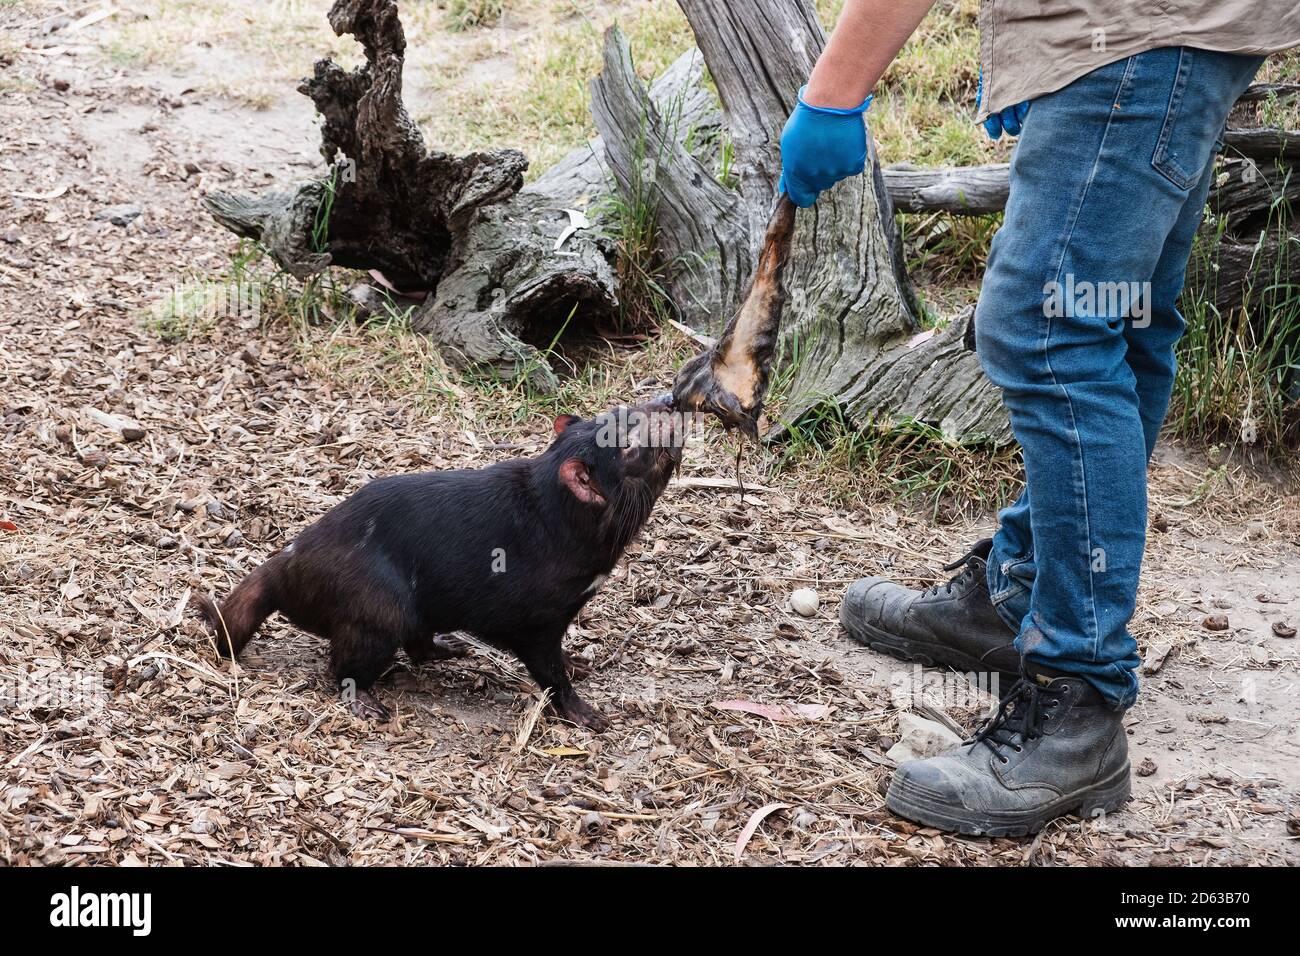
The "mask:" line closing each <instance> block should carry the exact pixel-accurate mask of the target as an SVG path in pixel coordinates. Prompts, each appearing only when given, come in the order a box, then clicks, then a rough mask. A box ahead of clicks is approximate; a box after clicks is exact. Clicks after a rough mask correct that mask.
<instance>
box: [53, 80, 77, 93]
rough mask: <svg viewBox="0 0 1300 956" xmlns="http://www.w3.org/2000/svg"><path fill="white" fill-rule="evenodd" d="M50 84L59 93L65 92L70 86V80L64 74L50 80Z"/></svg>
mask: <svg viewBox="0 0 1300 956" xmlns="http://www.w3.org/2000/svg"><path fill="white" fill-rule="evenodd" d="M50 86H52V87H54V89H55V90H57V91H58V92H60V93H66V92H68V90H69V89H70V88H71V86H72V81H71V80H69V79H68V78H67V77H66V76H56V77H54V79H52V80H51V81H50Z"/></svg>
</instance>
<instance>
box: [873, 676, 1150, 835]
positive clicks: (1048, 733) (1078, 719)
mask: <svg viewBox="0 0 1300 956" xmlns="http://www.w3.org/2000/svg"><path fill="white" fill-rule="evenodd" d="M1029 667H1030V668H1031V670H1033V671H1034V672H1032V673H1030V672H1026V673H1025V674H1024V675H1023V676H1022V677H1021V678H1020V679H1019V680H1018V681H1016V683H1015V684H1014V685H1013V686H1012V688H1011V690H1010V691H1009V692H1008V693H1007V695H1006V696H1005V697H1003V698H1002V702H1001V703H1000V704H999V705H998V709H997V712H996V713H995V714H994V715H993V717H992V718H990V719H989V720H988V721H987V722H986V723H985V724H984V726H983V727H982V728H981V729H980V730H979V732H978V733H976V734H975V736H974V737H973V738H971V739H970V740H968V741H966V742H965V743H963V744H961V745H960V746H958V747H957V748H956V749H954V750H950V751H949V752H948V753H946V754H940V755H939V756H938V757H929V758H926V759H924V760H909V761H907V762H906V763H904V764H903V765H902V766H900V767H899V768H898V770H896V771H895V772H894V779H893V781H892V782H891V783H890V785H889V793H888V795H887V796H886V797H885V805H886V806H887V807H889V809H890V810H892V811H894V812H895V813H897V814H898V815H899V816H901V817H906V818H907V819H909V820H915V821H916V822H917V823H922V824H925V825H926V826H931V827H938V828H940V829H943V830H956V831H957V832H959V833H966V834H969V835H971V836H1024V835H1026V834H1029V833H1037V832H1038V831H1039V830H1041V829H1042V828H1043V825H1044V824H1046V823H1047V821H1048V820H1051V819H1052V818H1053V817H1058V816H1061V815H1063V814H1066V813H1077V814H1079V815H1080V816H1083V817H1092V816H1095V815H1096V814H1097V811H1099V810H1101V811H1105V812H1108V813H1109V812H1110V811H1112V810H1116V809H1118V808H1119V807H1120V806H1121V805H1122V804H1123V803H1124V802H1125V801H1126V800H1128V797H1129V763H1128V737H1127V735H1126V734H1125V733H1124V721H1123V712H1122V711H1117V710H1112V709H1111V708H1110V707H1108V706H1107V705H1106V703H1105V701H1104V700H1103V699H1102V697H1101V695H1100V694H1099V693H1097V691H1096V689H1095V688H1094V687H1093V686H1092V685H1091V684H1089V683H1088V682H1087V681H1086V680H1084V679H1083V678H1081V677H1073V676H1070V675H1066V674H1060V673H1059V672H1047V671H1046V669H1042V668H1038V669H1035V668H1033V665H1029Z"/></svg>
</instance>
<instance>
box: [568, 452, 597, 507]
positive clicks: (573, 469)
mask: <svg viewBox="0 0 1300 956" xmlns="http://www.w3.org/2000/svg"><path fill="white" fill-rule="evenodd" d="M560 481H562V482H563V483H564V487H566V488H568V489H569V491H570V492H571V493H572V494H573V497H575V498H577V499H578V500H579V501H581V502H582V503H583V504H587V505H595V506H598V507H599V506H601V505H604V504H605V496H604V495H602V494H601V493H600V489H599V488H597V487H596V483H595V482H594V481H592V479H591V471H590V470H589V469H588V468H587V463H586V462H585V461H583V460H582V459H581V458H570V459H569V460H568V461H566V462H565V463H564V464H563V465H561V466H560Z"/></svg>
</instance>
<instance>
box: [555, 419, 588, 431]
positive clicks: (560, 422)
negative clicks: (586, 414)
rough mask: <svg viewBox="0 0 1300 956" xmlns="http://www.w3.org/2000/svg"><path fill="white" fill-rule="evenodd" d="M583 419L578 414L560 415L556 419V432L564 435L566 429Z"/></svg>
mask: <svg viewBox="0 0 1300 956" xmlns="http://www.w3.org/2000/svg"><path fill="white" fill-rule="evenodd" d="M580 421H582V419H581V418H579V417H578V416H577V415H560V416H558V417H557V418H556V419H555V434H557V435H563V434H564V430H565V429H566V428H568V427H569V426H570V425H572V424H574V423H575V422H580Z"/></svg>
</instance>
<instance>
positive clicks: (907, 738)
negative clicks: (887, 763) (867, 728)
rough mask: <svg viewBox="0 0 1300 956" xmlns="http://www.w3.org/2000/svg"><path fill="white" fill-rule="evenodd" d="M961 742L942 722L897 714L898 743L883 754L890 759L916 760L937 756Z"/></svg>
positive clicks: (914, 715)
mask: <svg viewBox="0 0 1300 956" xmlns="http://www.w3.org/2000/svg"><path fill="white" fill-rule="evenodd" d="M960 743H961V738H960V737H958V736H957V735H956V734H954V733H953V732H952V731H951V730H949V729H948V728H947V727H945V726H944V725H943V724H941V723H938V722H937V721H934V720H927V719H926V718H924V717H918V716H917V715H916V714H911V713H902V714H899V715H898V743H896V744H894V746H892V747H890V748H889V752H888V753H887V754H885V756H886V757H888V758H889V759H891V760H894V761H896V762H898V763H902V762H903V761H904V760H917V759H920V758H923V757H937V756H938V755H939V754H943V753H947V752H948V751H949V750H952V748H954V747H956V746H957V745H958V744H960Z"/></svg>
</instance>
